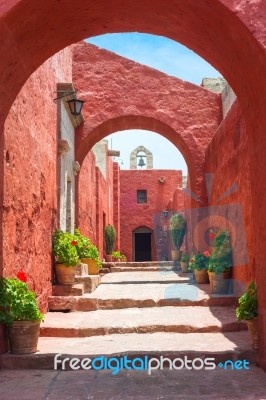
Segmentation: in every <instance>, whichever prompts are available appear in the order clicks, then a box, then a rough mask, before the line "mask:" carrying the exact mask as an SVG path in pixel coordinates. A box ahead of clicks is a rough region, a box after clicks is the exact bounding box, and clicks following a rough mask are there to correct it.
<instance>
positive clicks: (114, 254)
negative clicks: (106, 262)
mask: <svg viewBox="0 0 266 400" xmlns="http://www.w3.org/2000/svg"><path fill="white" fill-rule="evenodd" d="M112 256H113V258H114V259H115V260H118V259H119V258H122V254H121V253H120V251H113V252H112Z"/></svg>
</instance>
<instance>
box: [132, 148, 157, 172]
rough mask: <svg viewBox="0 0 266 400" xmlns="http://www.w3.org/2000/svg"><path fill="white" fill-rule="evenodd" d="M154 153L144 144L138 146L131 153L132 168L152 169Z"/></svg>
mask: <svg viewBox="0 0 266 400" xmlns="http://www.w3.org/2000/svg"><path fill="white" fill-rule="evenodd" d="M152 168H153V155H152V153H151V152H150V151H149V150H148V149H146V147H144V146H138V147H137V148H136V149H135V150H133V151H132V152H131V154H130V169H152Z"/></svg>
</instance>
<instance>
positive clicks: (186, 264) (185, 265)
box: [180, 261, 188, 272]
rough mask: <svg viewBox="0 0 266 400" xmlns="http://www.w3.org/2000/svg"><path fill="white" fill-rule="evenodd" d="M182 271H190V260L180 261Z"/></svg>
mask: <svg viewBox="0 0 266 400" xmlns="http://www.w3.org/2000/svg"><path fill="white" fill-rule="evenodd" d="M180 266H181V270H182V272H188V262H183V261H181V262H180Z"/></svg>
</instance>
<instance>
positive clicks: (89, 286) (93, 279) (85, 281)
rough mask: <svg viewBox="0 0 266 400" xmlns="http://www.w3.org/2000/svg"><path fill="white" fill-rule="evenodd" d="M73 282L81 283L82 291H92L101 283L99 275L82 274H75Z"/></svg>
mask: <svg viewBox="0 0 266 400" xmlns="http://www.w3.org/2000/svg"><path fill="white" fill-rule="evenodd" d="M75 282H77V283H79V284H82V285H83V288H84V293H92V292H94V290H96V289H97V287H98V286H99V285H100V284H101V276H100V275H86V274H83V275H81V276H76V277H75Z"/></svg>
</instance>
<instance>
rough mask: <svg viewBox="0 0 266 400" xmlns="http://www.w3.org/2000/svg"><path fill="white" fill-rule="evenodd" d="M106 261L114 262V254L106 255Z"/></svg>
mask: <svg viewBox="0 0 266 400" xmlns="http://www.w3.org/2000/svg"><path fill="white" fill-rule="evenodd" d="M105 261H106V262H112V261H113V256H112V254H106V255H105Z"/></svg>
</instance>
